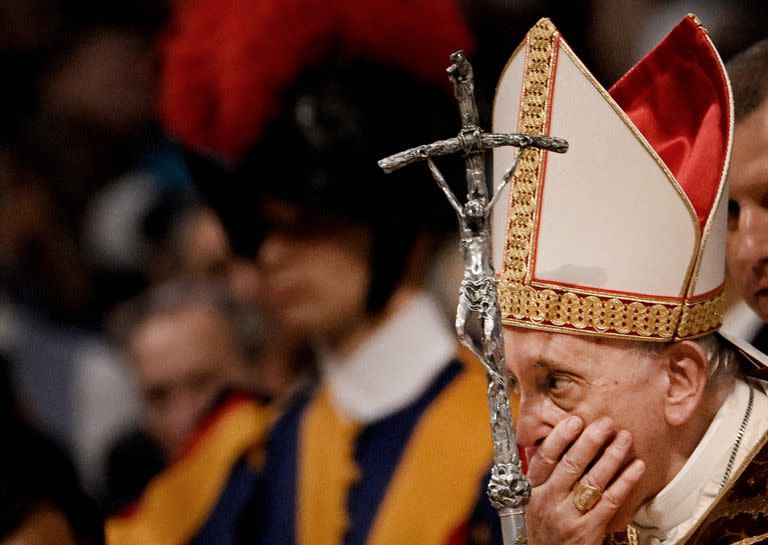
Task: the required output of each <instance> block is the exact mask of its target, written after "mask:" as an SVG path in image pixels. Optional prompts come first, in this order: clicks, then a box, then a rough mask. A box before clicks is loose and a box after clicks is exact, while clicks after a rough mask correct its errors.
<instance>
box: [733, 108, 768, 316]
mask: <svg viewBox="0 0 768 545" xmlns="http://www.w3.org/2000/svg"><path fill="white" fill-rule="evenodd" d="M728 180H729V184H730V200H729V203H728V260H727V263H728V280H729V285H731V286H734V290H735V291H736V292H738V295H740V296H741V297H743V298H744V300H745V301H746V302H747V304H749V305H750V306H751V307H752V308H753V309H754V310H755V311H756V312H757V313H758V314H759V315H760V317H761V318H762V319H763V320H764V321H768V101H764V102H763V104H762V105H761V106H760V107H759V108H757V109H756V110H755V111H753V112H752V113H751V114H749V115H748V116H747V117H746V118H745V119H743V120H742V121H740V122H739V123H737V124H736V127H735V130H734V137H733V152H732V155H731V166H730V171H729V174H728Z"/></svg>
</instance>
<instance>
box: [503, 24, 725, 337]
mask: <svg viewBox="0 0 768 545" xmlns="http://www.w3.org/2000/svg"><path fill="white" fill-rule="evenodd" d="M732 127H733V116H732V100H731V92H730V85H729V82H728V77H727V75H726V73H725V69H724V67H723V64H722V61H721V60H720V57H719V55H718V54H717V51H716V50H715V48H714V46H713V44H712V42H711V41H710V39H709V37H708V36H707V31H706V30H705V29H704V28H703V27H702V26H701V24H700V23H699V21H698V20H697V19H696V18H695V17H694V16H691V15H689V16H687V17H685V18H684V19H683V20H682V22H680V23H679V24H678V25H677V26H676V27H675V28H674V29H673V30H672V32H670V34H669V35H668V36H667V37H666V38H664V40H663V41H662V42H661V43H660V44H659V45H658V46H657V47H656V48H655V49H654V50H653V51H651V52H650V53H649V54H648V55H647V56H646V57H645V58H643V59H642V60H641V61H640V62H639V63H638V64H637V65H635V66H634V67H633V68H632V69H631V70H630V71H629V72H628V73H627V74H626V75H624V76H623V77H622V78H621V79H620V80H619V81H618V83H616V85H614V86H613V87H612V88H611V89H610V90H609V91H606V90H605V89H604V88H603V87H602V86H601V85H600V84H599V83H598V82H597V81H596V80H595V78H594V77H593V76H592V74H590V73H589V71H588V70H587V68H586V67H585V66H584V65H583V64H582V63H581V61H580V60H579V59H578V58H577V57H576V55H575V54H574V52H573V51H572V50H571V48H570V47H569V46H568V44H567V43H566V42H565V40H564V39H563V38H562V36H561V35H560V32H559V31H558V30H557V29H556V28H555V27H554V25H553V24H552V23H551V22H550V21H549V20H547V19H542V20H540V21H539V22H538V23H537V24H536V25H535V26H534V27H533V28H532V29H531V30H530V32H529V33H528V35H527V37H526V39H525V42H524V43H523V44H521V46H520V47H519V48H518V49H517V50H516V51H515V53H514V54H513V55H512V58H511V59H510V60H509V62H508V63H507V66H506V68H505V69H504V72H503V74H502V76H501V79H500V81H499V83H498V87H497V90H496V98H495V102H494V109H493V132H496V133H513V132H517V133H523V134H544V135H551V136H558V137H562V138H565V139H566V140H567V141H568V143H569V149H568V152H567V153H565V154H557V153H548V152H546V151H542V150H537V149H528V150H525V151H524V152H523V155H522V156H521V160H520V164H519V166H518V169H517V172H516V174H515V176H514V179H513V181H512V183H511V184H510V186H509V187H508V188H507V189H506V190H505V192H506V193H507V194H506V195H501V197H500V199H499V202H498V204H497V205H496V209H495V210H494V214H493V225H492V229H493V254H494V265H495V268H496V271H498V272H499V286H498V289H499V299H500V305H501V314H502V322H503V323H504V324H508V325H514V326H520V327H528V328H534V329H540V330H548V331H560V332H569V333H585V334H592V335H599V336H615V337H625V338H631V339H644V340H651V341H667V340H679V339H687V338H694V337H699V336H702V335H705V334H707V333H711V332H713V331H715V330H717V329H718V327H719V326H720V324H721V322H722V318H723V300H722V290H723V280H724V274H725V239H726V228H727V189H726V181H725V177H726V171H727V166H728V160H729V155H730V149H731V140H732ZM515 153H516V152H515V150H514V149H513V148H496V149H495V150H494V159H493V166H494V173H495V177H496V178H497V179H500V178H501V176H502V174H503V173H504V171H505V170H507V168H509V166H510V165H511V164H512V163H513V161H514V156H515Z"/></svg>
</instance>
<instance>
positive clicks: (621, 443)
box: [579, 430, 632, 490]
mask: <svg viewBox="0 0 768 545" xmlns="http://www.w3.org/2000/svg"><path fill="white" fill-rule="evenodd" d="M631 446H632V436H631V435H630V433H629V432H628V431H627V430H622V431H620V432H619V433H617V434H616V437H615V438H614V439H613V442H611V444H610V445H609V446H608V448H607V449H605V452H604V453H603V454H602V456H600V458H599V459H598V460H597V461H596V462H595V464H594V465H593V466H592V468H591V469H590V470H589V472H588V473H587V474H586V475H584V476H583V477H582V478H581V479H579V480H580V482H582V483H584V484H587V485H589V486H592V487H595V488H597V489H599V490H605V488H606V487H607V486H608V483H610V482H611V479H613V477H614V476H615V475H616V472H617V471H618V470H619V468H620V467H621V466H622V465H623V464H624V460H626V458H627V454H628V453H629V449H630V447H631Z"/></svg>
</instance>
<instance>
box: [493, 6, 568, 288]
mask: <svg viewBox="0 0 768 545" xmlns="http://www.w3.org/2000/svg"><path fill="white" fill-rule="evenodd" d="M557 40H558V34H557V30H556V29H555V25H553V24H552V22H551V21H550V20H549V19H541V20H540V21H539V22H538V23H536V25H535V26H534V27H533V28H532V29H531V31H530V32H529V33H528V36H527V51H526V55H525V69H524V72H525V73H524V75H523V88H522V97H521V104H520V118H519V120H518V132H520V133H522V134H546V130H547V118H548V112H549V102H550V97H551V96H552V83H553V79H554V78H553V71H554V60H555V53H556V49H555V44H556V42H557ZM545 153H546V152H545V151H543V150H540V149H536V148H528V149H526V150H523V151H522V155H521V156H520V161H519V163H518V166H517V170H516V172H515V176H514V178H513V182H512V188H511V196H510V207H509V213H508V219H507V232H506V237H505V238H506V241H505V250H504V260H505V263H504V270H503V272H502V284H505V283H507V282H512V283H522V282H527V281H529V280H530V278H529V275H530V269H531V248H532V247H533V246H534V237H535V229H534V227H535V225H536V219H537V218H536V203H537V202H538V198H539V189H540V187H541V177H542V174H543V172H542V165H543V163H544V154H545ZM500 289H503V288H501V287H500Z"/></svg>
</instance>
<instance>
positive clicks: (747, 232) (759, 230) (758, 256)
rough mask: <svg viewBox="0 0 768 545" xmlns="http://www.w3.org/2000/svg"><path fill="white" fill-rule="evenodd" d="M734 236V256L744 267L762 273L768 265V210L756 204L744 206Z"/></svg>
mask: <svg viewBox="0 0 768 545" xmlns="http://www.w3.org/2000/svg"><path fill="white" fill-rule="evenodd" d="M734 234H735V237H733V239H732V243H733V244H735V246H736V248H735V251H734V252H733V255H734V256H735V257H736V259H737V260H738V261H740V262H741V263H742V266H746V267H749V268H751V269H753V270H754V271H755V272H758V273H759V272H761V271H762V269H763V268H764V267H766V265H768V210H767V209H765V208H763V207H762V206H758V205H755V204H747V205H742V207H741V210H740V211H739V221H738V226H737V230H736V232H735V233H734Z"/></svg>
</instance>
